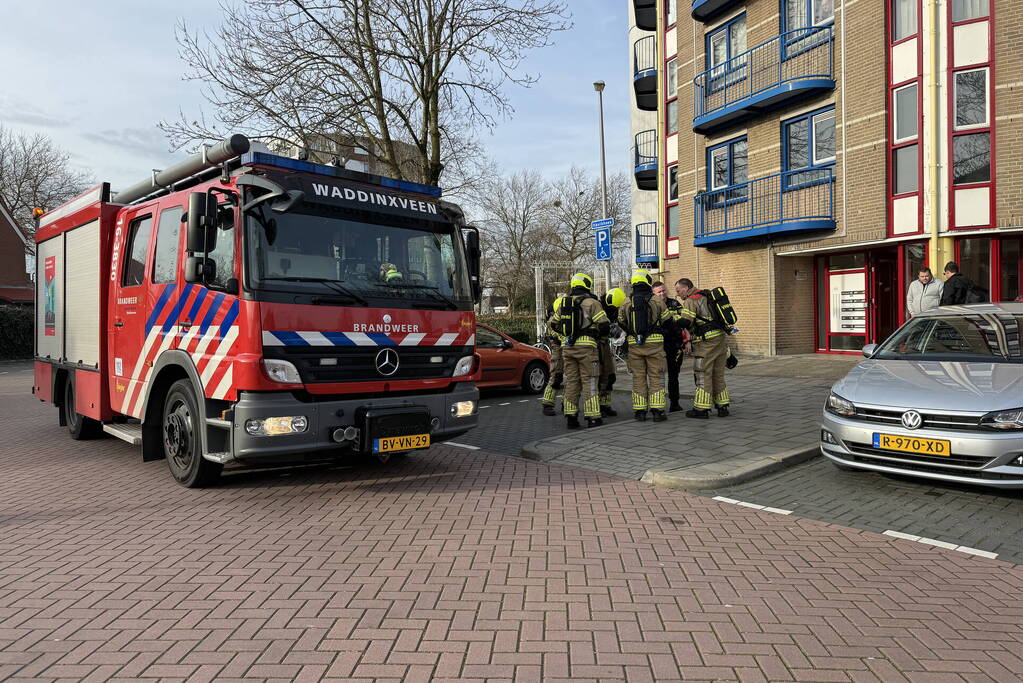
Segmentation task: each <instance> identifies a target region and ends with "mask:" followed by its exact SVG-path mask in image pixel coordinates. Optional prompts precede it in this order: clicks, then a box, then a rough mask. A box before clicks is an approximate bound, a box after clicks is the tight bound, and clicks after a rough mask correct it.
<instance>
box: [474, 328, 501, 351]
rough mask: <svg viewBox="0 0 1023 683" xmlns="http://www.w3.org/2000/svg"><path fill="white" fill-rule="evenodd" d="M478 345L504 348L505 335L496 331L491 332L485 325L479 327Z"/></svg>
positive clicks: (477, 334) (487, 347)
mask: <svg viewBox="0 0 1023 683" xmlns="http://www.w3.org/2000/svg"><path fill="white" fill-rule="evenodd" d="M476 346H481V347H483V348H485V349H503V348H504V337H502V336H501V335H499V334H497V333H496V332H491V331H490V330H488V329H487V328H485V327H477V328H476Z"/></svg>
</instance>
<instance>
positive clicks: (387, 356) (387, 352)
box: [377, 349, 905, 421]
mask: <svg viewBox="0 0 1023 683" xmlns="http://www.w3.org/2000/svg"><path fill="white" fill-rule="evenodd" d="M377 372H379V373H380V374H381V375H383V376H384V377H390V376H391V375H393V374H394V373H396V372H398V352H397V351H395V350H394V349H383V350H382V351H381V352H380V353H378V354H377ZM903 421H905V417H903Z"/></svg>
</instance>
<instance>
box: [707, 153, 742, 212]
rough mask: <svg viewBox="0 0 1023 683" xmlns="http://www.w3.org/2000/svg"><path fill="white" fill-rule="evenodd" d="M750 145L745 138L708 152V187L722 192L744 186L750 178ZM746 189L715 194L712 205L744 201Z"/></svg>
mask: <svg viewBox="0 0 1023 683" xmlns="http://www.w3.org/2000/svg"><path fill="white" fill-rule="evenodd" d="M748 154H749V144H748V143H747V141H746V138H745V137H741V138H737V139H735V140H729V141H728V142H724V143H722V144H720V145H717V146H715V147H711V148H710V149H708V150H707V186H708V187H709V188H710V189H711V190H721V189H725V188H730V187H732V186H734V185H743V184H744V183H745V182H746V181H747V180H748V179H749V178H748V168H749V163H748ZM745 197H746V187H745V186H744V185H743V186H742V187H738V188H735V189H732V190H729V191H728V192H727V193H725V192H722V193H715V194H714V195H712V196H711V198H710V199H711V204H718V203H720V202H722V201H729V200H736V199H744V198H745Z"/></svg>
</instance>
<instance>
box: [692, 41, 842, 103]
mask: <svg viewBox="0 0 1023 683" xmlns="http://www.w3.org/2000/svg"><path fill="white" fill-rule="evenodd" d="M831 36H832V28H831V27H830V26H814V27H810V28H797V29H793V30H791V31H785V32H784V33H782V34H781V35H778V36H776V37H774V38H772V39H771V40H769V41H767V42H766V43H761V44H760V45H757V46H756V47H754V48H753V49H751V50H747V51H746V52H743V53H742V54H740V55H736V56H735V57H732V58H731V59H729V60H728V61H727V62H724V63H722V64H718V65H717V66H715V67H713V68H711V69H707V70H706V71H704V72H703V73H701V74H700V75H698V76H697V77H696V78H694V79H693V86H694V88H695V90H694V95H695V98H694V103H695V117H696V118H699V117H701V116H705V115H707V114H712V113H714V112H716V111H718V110H721V109H724V108H725V107H728V106H730V105H733V104H736V103H738V102H741V101H742V100H747V99H753V98H754V97H756V96H758V95H767V94H769V93H770V91H771V89H772V88H775V87H778V86H780V85H782V84H784V83H787V82H789V81H794V80H798V79H804V78H833V77H834V76H833V58H832V52H833V50H832V40H831Z"/></svg>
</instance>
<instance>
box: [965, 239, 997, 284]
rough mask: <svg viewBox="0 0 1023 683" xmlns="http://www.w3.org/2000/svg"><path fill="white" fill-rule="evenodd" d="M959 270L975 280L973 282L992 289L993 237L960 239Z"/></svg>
mask: <svg viewBox="0 0 1023 683" xmlns="http://www.w3.org/2000/svg"><path fill="white" fill-rule="evenodd" d="M957 246H958V248H959V253H958V257H959V259H958V260H959V272H960V273H962V274H963V275H965V276H966V277H968V278H970V279H971V280H973V284H975V285H977V286H978V287H983V288H984V289H986V290H988V291H991V239H990V238H988V237H972V238H970V239H968V240H959V242H958V244H957Z"/></svg>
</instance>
